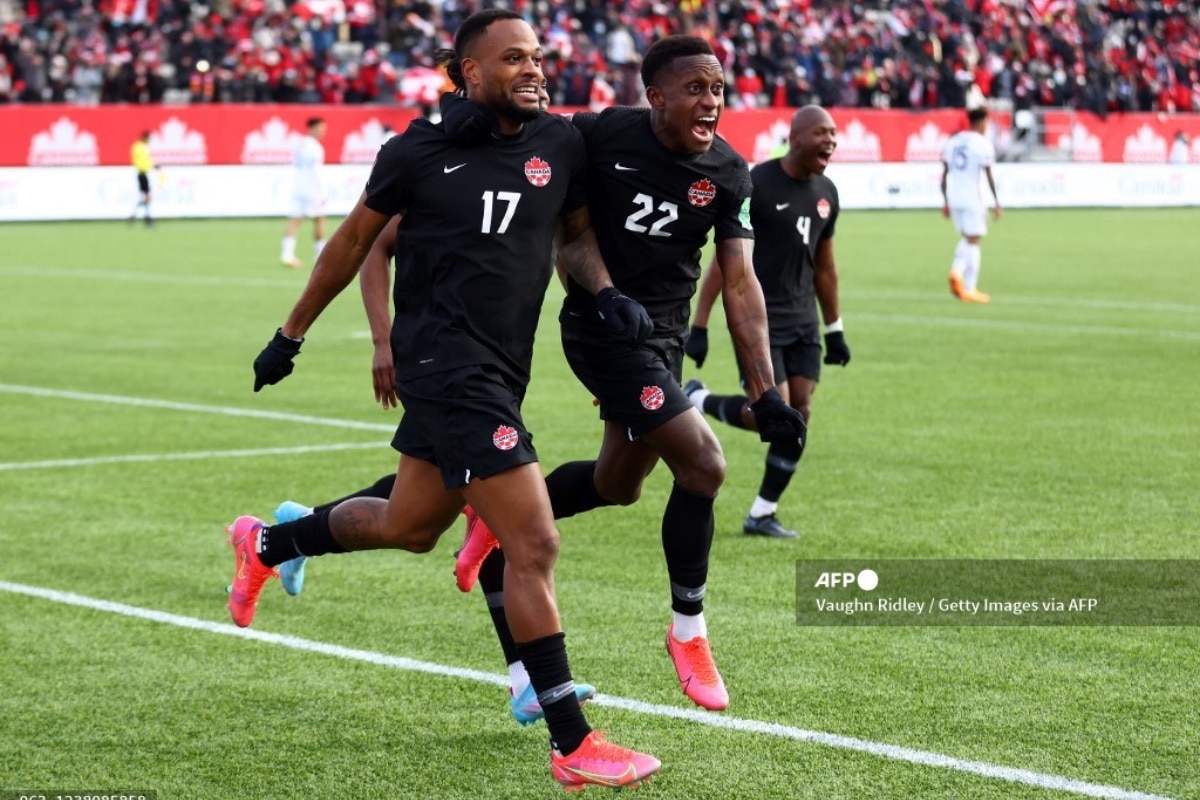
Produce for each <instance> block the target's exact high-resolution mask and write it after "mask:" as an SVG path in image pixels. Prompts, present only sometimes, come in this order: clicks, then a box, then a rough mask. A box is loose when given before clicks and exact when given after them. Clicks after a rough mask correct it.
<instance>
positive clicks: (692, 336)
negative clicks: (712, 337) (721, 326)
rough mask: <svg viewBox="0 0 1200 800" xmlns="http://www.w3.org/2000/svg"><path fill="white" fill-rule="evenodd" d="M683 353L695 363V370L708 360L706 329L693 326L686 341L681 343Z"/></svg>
mask: <svg viewBox="0 0 1200 800" xmlns="http://www.w3.org/2000/svg"><path fill="white" fill-rule="evenodd" d="M683 353H684V355H686V356H688V357H689V358H691V359H693V360H694V361H695V362H696V369H699V368H700V367H703V366H704V359H706V358H708V328H701V327H700V326H699V325H693V326H692V331H691V333H689V334H688V338H687V341H686V342H684V343H683Z"/></svg>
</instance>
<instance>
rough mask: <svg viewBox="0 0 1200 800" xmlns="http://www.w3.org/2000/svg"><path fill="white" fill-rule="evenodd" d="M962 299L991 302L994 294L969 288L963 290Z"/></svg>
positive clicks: (973, 301) (971, 301) (969, 301)
mask: <svg viewBox="0 0 1200 800" xmlns="http://www.w3.org/2000/svg"><path fill="white" fill-rule="evenodd" d="M962 299H963V300H965V301H967V302H968V303H990V302H992V296H991V295H990V294H984V293H983V292H981V291H979V290H978V289H967V290H965V291H963V298H962Z"/></svg>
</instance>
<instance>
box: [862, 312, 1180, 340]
mask: <svg viewBox="0 0 1200 800" xmlns="http://www.w3.org/2000/svg"><path fill="white" fill-rule="evenodd" d="M854 318H855V319H865V320H872V321H874V322H898V323H901V324H903V325H939V326H948V327H955V328H1019V329H1021V330H1025V331H1028V330H1038V331H1047V332H1053V333H1082V334H1095V335H1103V336H1110V335H1111V336H1165V337H1167V338H1169V339H1193V340H1196V341H1200V331H1175V330H1168V329H1166V328H1119V327H1115V326H1112V325H1059V324H1056V323H1053V322H1027V321H1024V320H1003V319H966V318H962V317H922V316H918V315H912V314H874V313H872V312H870V311H859V312H856V313H855V314H854Z"/></svg>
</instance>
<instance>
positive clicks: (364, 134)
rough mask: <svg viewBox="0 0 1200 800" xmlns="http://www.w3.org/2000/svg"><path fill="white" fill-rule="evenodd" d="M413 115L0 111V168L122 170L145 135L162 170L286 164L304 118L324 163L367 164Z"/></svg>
mask: <svg viewBox="0 0 1200 800" xmlns="http://www.w3.org/2000/svg"><path fill="white" fill-rule="evenodd" d="M416 116H417V112H416V111H415V110H413V109H410V108H396V107H392V106H307V105H303V106H302V105H201V106H90V107H80V106H61V105H59V106H49V105H46V106H43V105H30V106H6V107H0V130H3V131H4V136H3V137H0V166H31V167H51V166H53V167H86V166H127V165H128V164H129V147H130V145H132V144H133V141H134V139H136V138H138V137H139V136H140V135H141V134H142V132H143V131H147V130H148V131H150V154H151V155H152V156H153V157H154V161H155V163H157V164H161V165H173V164H287V163H289V162H290V161H291V153H292V146H293V145H294V143H295V142H296V140H297V139H299V138H301V137H303V136H304V135H305V134H306V130H307V127H306V124H305V123H306V121H307V120H308V119H309V118H310V117H321V118H323V119H324V120H325V121H326V133H325V139H324V141H323V144H324V145H325V158H326V161H328V162H329V163H331V164H370V163H371V162H372V161H374V160H375V153H376V152H377V151H378V150H379V146H380V145H381V144H382V143H383V142H384V141H386V139H387V137H388V136H389V135H390V134H391V132H393V131H402V130H404V129H405V128H406V127H408V123H409V122H411V121H412V120H413V119H414V118H415V117H416Z"/></svg>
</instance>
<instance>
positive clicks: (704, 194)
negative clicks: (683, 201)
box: [688, 178, 717, 208]
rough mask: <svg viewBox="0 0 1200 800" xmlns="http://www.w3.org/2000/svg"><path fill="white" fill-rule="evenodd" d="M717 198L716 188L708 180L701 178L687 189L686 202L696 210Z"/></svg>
mask: <svg viewBox="0 0 1200 800" xmlns="http://www.w3.org/2000/svg"><path fill="white" fill-rule="evenodd" d="M716 196H717V187H716V185H715V184H713V182H712V181H710V180H709V179H708V178H701V179H700V180H698V181H696V182H695V183H693V184H692V185H691V186H689V187H688V202H689V203H691V204H692V205H694V206H695V207H696V208H704V207H705V206H706V205H708V204H709V203H711V202H712V201H713V200H714V199H715V198H716Z"/></svg>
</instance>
